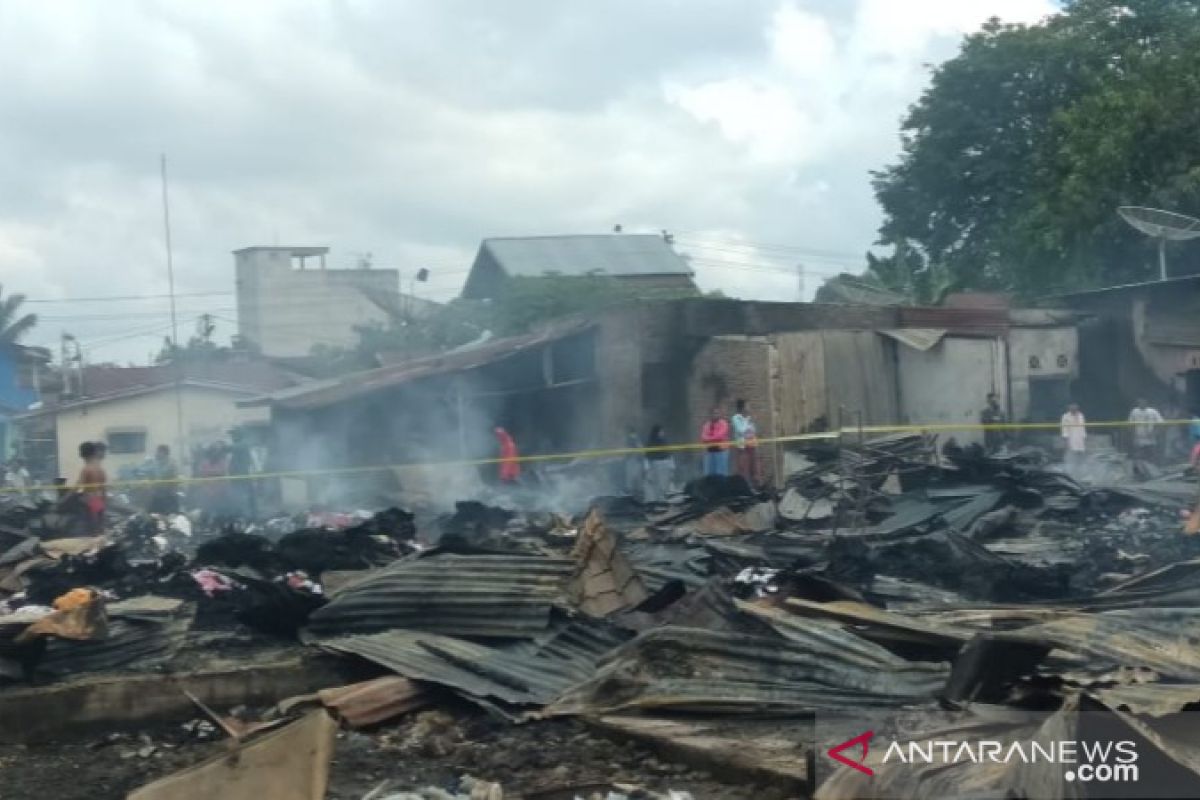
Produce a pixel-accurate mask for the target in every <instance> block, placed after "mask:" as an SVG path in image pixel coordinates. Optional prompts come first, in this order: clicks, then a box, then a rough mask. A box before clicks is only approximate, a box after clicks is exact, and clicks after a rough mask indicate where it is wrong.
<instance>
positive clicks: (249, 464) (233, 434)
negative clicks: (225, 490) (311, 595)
mask: <svg viewBox="0 0 1200 800" xmlns="http://www.w3.org/2000/svg"><path fill="white" fill-rule="evenodd" d="M229 436H230V439H231V440H232V441H233V445H232V446H231V447H230V448H229V477H230V478H231V479H232V480H231V481H230V485H229V492H230V495H231V497H232V501H233V507H234V510H235V513H237V514H238V515H239V516H242V515H244V516H246V517H247V518H248V519H254V518H256V517H257V516H258V500H257V497H256V495H255V492H254V478H253V477H252V475H253V474H254V455H253V454H252V453H251V452H250V444H249V443H248V442H247V441H246V435H245V434H244V433H243V432H242V431H240V430H237V429H234V430H232V431H230V434H229Z"/></svg>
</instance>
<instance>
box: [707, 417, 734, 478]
mask: <svg viewBox="0 0 1200 800" xmlns="http://www.w3.org/2000/svg"><path fill="white" fill-rule="evenodd" d="M700 442H701V444H703V445H704V446H705V447H704V474H705V475H728V474H729V420H727V419H725V417H723V416H722V415H721V409H719V408H714V409H713V410H712V414H710V415H709V418H708V420H707V421H706V422H705V423H704V425H702V426H701V428H700Z"/></svg>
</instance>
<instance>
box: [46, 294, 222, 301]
mask: <svg viewBox="0 0 1200 800" xmlns="http://www.w3.org/2000/svg"><path fill="white" fill-rule="evenodd" d="M233 295H234V293H233V292H193V293H190V294H177V295H175V296H176V297H232V296H233ZM170 297H171V295H169V294H125V295H109V296H107V297H61V298H58V299H50V298H36V297H35V298H29V297H27V298H25V302H26V303H107V302H111V301H118V300H169V299H170Z"/></svg>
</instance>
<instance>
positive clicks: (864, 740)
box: [826, 731, 875, 775]
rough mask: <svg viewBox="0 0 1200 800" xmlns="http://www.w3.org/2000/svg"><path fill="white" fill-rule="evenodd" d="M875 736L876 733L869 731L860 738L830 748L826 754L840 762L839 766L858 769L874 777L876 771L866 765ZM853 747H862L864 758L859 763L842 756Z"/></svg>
mask: <svg viewBox="0 0 1200 800" xmlns="http://www.w3.org/2000/svg"><path fill="white" fill-rule="evenodd" d="M874 735H875V732H874V731H867V732H865V733H860V734H859V735H858V736H855V737H854V738H853V739H847V740H846V741H844V742H842V743H841V744H835V745H834V746H833V747H831V748H829V749H828V750H827V751H826V752H827V753H828V754H829V757H830V758H832V759H833V760H834V761H836V762H838V763H839V764H845V765H846V766H847V767H851V768H853V769H856V770H858V771H859V772H861V773H863V774H866V775H874V774H875V770H873V769H871V768H870V767H868V766H867V765H866V763H865V762H866V760H867V751H868V749H869V748H870V746H871V737H873V736H874ZM853 747H862V758H860V759H859V760H858V761H851V760H850V759H849V758H847V757H846V756H844V755H842V751H843V750H849V749H851V748H853Z"/></svg>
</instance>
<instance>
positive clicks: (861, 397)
mask: <svg viewBox="0 0 1200 800" xmlns="http://www.w3.org/2000/svg"><path fill="white" fill-rule="evenodd" d="M821 342H822V344H823V345H824V350H825V353H824V364H825V366H824V375H825V386H824V390H825V394H826V398H827V400H826V403H827V405H826V408H827V414H828V415H829V417H831V418H830V419H828V420H827V422H828V423H829V424H830V425H832V426H833V427H838V426H842V425H856V424H858V421H859V416H858V414H859V412H861V413H862V417H861V419H862V422H863V423H864V424H867V425H891V424H894V423H895V421H896V419H897V417H898V414H899V409H898V408H897V407H896V381H897V375H896V359H894V358H892V355H891V346H889V345H887V343H885V342H884V341H883V340H882V339H880V338H879V337H878V336H877V335H875V333H874V332H873V331H822V333H821Z"/></svg>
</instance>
